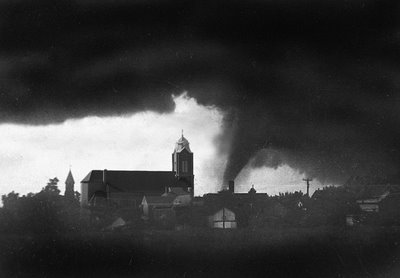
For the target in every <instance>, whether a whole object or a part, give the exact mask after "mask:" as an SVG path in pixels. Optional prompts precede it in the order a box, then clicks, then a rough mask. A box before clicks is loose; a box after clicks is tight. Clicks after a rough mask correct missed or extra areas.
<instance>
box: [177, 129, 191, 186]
mask: <svg viewBox="0 0 400 278" xmlns="http://www.w3.org/2000/svg"><path fill="white" fill-rule="evenodd" d="M172 171H173V172H175V175H176V177H177V178H178V180H179V181H181V182H183V183H184V185H186V187H187V190H189V191H191V192H192V194H193V189H194V188H193V186H194V175H193V153H192V151H191V150H190V148H189V141H188V140H187V139H186V138H185V137H183V132H182V136H181V138H179V140H178V141H177V142H176V144H175V149H174V152H173V153H172Z"/></svg>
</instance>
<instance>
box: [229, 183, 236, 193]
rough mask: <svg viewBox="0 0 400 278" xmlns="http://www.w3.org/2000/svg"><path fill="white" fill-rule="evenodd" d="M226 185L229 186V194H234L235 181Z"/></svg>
mask: <svg viewBox="0 0 400 278" xmlns="http://www.w3.org/2000/svg"><path fill="white" fill-rule="evenodd" d="M228 184H229V187H228V190H229V192H231V193H235V181H229V183H228Z"/></svg>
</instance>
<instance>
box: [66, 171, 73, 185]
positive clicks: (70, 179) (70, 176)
mask: <svg viewBox="0 0 400 278" xmlns="http://www.w3.org/2000/svg"><path fill="white" fill-rule="evenodd" d="M65 183H66V184H71V183H75V181H74V177H73V176H72V172H71V170H69V172H68V176H67V179H66V180H65Z"/></svg>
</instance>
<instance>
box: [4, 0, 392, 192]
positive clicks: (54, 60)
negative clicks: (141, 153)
mask: <svg viewBox="0 0 400 278" xmlns="http://www.w3.org/2000/svg"><path fill="white" fill-rule="evenodd" d="M399 14H400V2H399V1H391V0H348V1H342V0H327V1H317V0H294V1H292V0H266V1H261V0H243V1H240V0H233V1H228V0H221V1H215V0H203V1H186V0H183V1H181V0H179V1H162V0H161V1H160V0H140V1H126V0H116V1H115V0H98V1H91V0H58V1H52V0H36V1H30V0H18V1H15V0H3V1H0V37H1V41H0V123H2V124H4V126H3V128H7V132H6V133H2V135H3V136H4V137H6V138H10V136H11V139H10V140H11V141H8V142H11V143H7V144H6V145H5V146H8V147H4V146H2V147H1V148H2V149H4V148H6V149H7V152H6V151H4V152H3V153H2V154H0V155H1V157H4V159H2V161H1V162H0V163H1V165H4V167H5V169H8V170H7V171H6V170H5V169H0V170H1V171H2V172H4V171H6V172H8V171H12V172H14V173H17V172H18V171H27V170H26V169H27V168H26V169H23V167H22V165H23V164H19V163H22V160H21V159H22V158H21V157H20V156H18V155H17V156H15V155H13V154H11V157H10V153H9V152H10V151H12V150H13V149H15V148H17V146H16V145H15V143H13V142H14V141H15V140H16V139H15V138H14V137H15V136H16V135H15V133H18V134H20V135H21V137H24V138H28V139H27V140H26V142H25V143H26V144H24V146H26V149H29V151H32V149H35V148H33V147H32V148H29V147H28V146H32V144H36V145H37V144H40V143H41V142H42V141H46V140H47V139H46V138H47V137H49V136H50V137H51V136H58V135H60V134H63V138H67V137H68V136H72V135H71V134H73V133H74V132H73V131H74V130H75V128H76V131H79V132H77V133H82V134H83V135H85V134H86V133H85V131H83V129H82V128H79V127H78V126H79V125H84V124H87V126H90V127H93V126H96V127H98V128H96V130H93V132H94V131H96V132H97V133H99V132H100V133H101V132H103V131H104V130H107V129H108V128H110V129H114V130H115V128H116V126H117V125H119V122H118V123H114V120H115V121H119V120H121V121H123V120H122V119H120V118H121V117H122V118H123V119H124V120H127V119H128V118H129V117H132V119H129V121H131V122H130V124H132V125H134V123H135V122H136V121H137V122H141V121H139V120H138V119H139V118H137V117H144V115H160V116H159V118H157V119H158V120H157V121H154V122H152V125H151V127H150V125H147V127H148V130H150V131H148V132H150V134H151V133H152V132H153V130H158V129H157V128H156V126H157V125H158V124H159V122H162V121H164V120H165V121H167V120H168V119H170V117H172V118H171V120H172V119H173V117H176V116H177V114H176V110H175V109H176V104H175V102H174V100H173V99H172V98H171V95H172V94H174V95H179V94H181V93H182V92H184V91H186V92H187V95H188V96H189V97H192V98H194V99H196V101H197V102H198V103H199V105H201V106H202V107H205V106H211V107H214V108H215V109H217V110H218V111H219V112H220V113H221V116H222V118H221V119H220V125H219V130H218V132H217V131H215V133H214V134H217V136H216V137H213V136H211V135H210V136H207V138H208V140H210V141H209V142H210V144H212V145H213V146H214V147H215V148H216V149H217V151H218V153H222V154H224V156H225V158H226V161H225V164H224V166H223V169H220V168H219V166H218V167H216V169H217V170H218V173H221V172H223V174H222V182H221V183H223V184H225V185H226V184H227V181H228V180H230V179H235V178H238V179H239V178H240V179H244V176H247V177H248V179H251V180H259V179H260V175H265V173H269V172H270V171H273V170H275V169H278V170H280V171H283V170H282V169H284V168H285V165H286V166H288V167H290V169H294V172H293V173H306V175H307V176H309V177H312V178H316V179H318V180H319V181H321V182H322V183H323V184H332V183H333V184H343V183H345V182H346V180H347V179H349V178H350V177H354V176H383V177H390V179H391V180H393V181H394V180H400V129H399V126H400V117H399V115H400V71H399V62H398V61H399V60H400V35H399V34H400V25H399V23H400V21H399V20H398V18H399V16H398V15H399ZM143 113H144V114H143ZM153 113H154V114H153ZM127 115H131V116H127ZM96 117H98V118H96ZM190 117H194V118H192V121H197V120H200V118H198V116H197V115H194V116H193V115H191V116H190ZM100 119H101V120H100ZM91 121H94V122H95V123H96V125H95V124H93V125H92V124H91ZM98 122H100V123H101V124H100V123H98ZM97 124H98V125H97ZM16 125H18V127H17V126H16ZM153 125H154V126H153ZM208 125H211V122H210V123H209V122H208V121H207V120H204V124H203V127H202V128H205V129H206V130H208V129H209V128H210V129H212V125H211V126H210V127H208ZM13 127H15V129H14V128H13ZM73 127H74V128H73ZM163 127H164V125H163ZM181 128H184V129H185V130H186V127H181V126H179V127H176V130H174V131H173V132H171V134H170V135H168V136H171V137H168V144H172V145H173V142H171V140H172V141H175V140H176V138H175V137H176V136H177V135H178V134H179V131H180V129H181ZM86 129H88V128H86ZM97 129H99V130H97ZM128 130H131V129H124V130H121V131H118V132H114V133H115V134H119V133H120V132H128ZM28 131H29V132H28ZM189 131H190V128H189V129H188V133H187V136H188V138H189V140H196V139H191V138H194V137H198V136H200V135H198V134H191V133H190V132H189ZM196 131H197V133H199V132H200V130H199V129H196ZM104 132H105V131H104ZM64 133H65V135H64ZM142 133H143V134H144V135H147V134H148V133H146V131H143V130H138V131H135V134H136V135H135V136H137V138H140V137H141V136H144V135H142ZM22 134H23V136H22ZM27 134H32V136H33V135H34V134H37V137H34V138H31V137H30V136H31V135H29V136H28V135H27ZM43 134H46V136H47V137H44V135H43ZM55 134H58V135H55ZM74 134H75V133H74ZM107 134H110V133H107ZM154 134H158V133H154ZM163 134H164V133H163ZM12 136H14V137H12ZM90 136H92V134H91V135H90ZM202 136H203V135H202ZM204 136H205V135H204ZM50 137H49V138H50ZM86 137H89V135H86ZM178 137H179V136H178ZM78 138H79V137H78ZM105 138H108V137H107V136H102V138H101V139H97V140H99V141H98V142H101V141H102V140H106V139H105ZM113 138H114V140H116V139H115V136H114V137H113ZM169 138H171V139H169ZM172 138H174V139H172ZM212 138H214V139H212ZM3 140H4V139H3ZM75 140H76V139H75ZM92 140H94V139H92ZM107 140H108V139H107ZM118 140H120V139H119V138H118ZM52 142H58V141H57V140H55V139H52V140H51V142H49V143H48V144H49V145H50V146H51V145H52V144H56V145H57V147H59V148H63V147H64V146H63V145H62V144H58V143H52ZM68 142H75V141H74V140H72V139H71V141H68ZM96 142H97V141H96ZM107 143H110V145H111V146H113V144H114V143H111V142H107ZM194 143H195V142H194ZM70 144H72V143H70ZM93 144H94V143H93ZM157 144H158V143H157V142H156V143H155V145H157ZM163 144H167V143H166V142H165V143H163ZM76 145H79V147H81V148H83V147H85V148H88V149H89V150H90V146H86V145H84V144H81V143H80V142H76ZM117 145H119V144H117ZM93 146H96V151H97V152H103V150H100V149H97V147H98V146H97V143H96V144H95V145H93ZM99 147H100V146H99ZM42 148H43V147H42ZM170 148H172V146H171V147H170ZM39 149H40V148H39ZM193 149H196V146H195V144H193ZM144 150H145V149H144ZM57 152H60V153H61V152H63V151H61V149H57V148H53V149H51V148H50V151H49V152H44V151H42V152H41V154H42V156H45V157H46V158H43V159H45V160H48V161H52V160H53V159H52V156H51V155H50V153H52V154H55V153H57ZM68 152H69V150H67V149H66V152H65V153H64V154H63V155H64V156H69V155H70V154H69V153H68ZM93 152H94V150H93ZM201 152H202V151H200V153H201ZM28 153H29V152H28ZM19 155H20V154H19ZM31 156H32V157H34V156H36V155H33V154H31ZM24 157H26V156H24ZM28 157H29V156H28ZM163 157H164V156H163ZM165 159H168V160H169V155H168V156H167V158H165ZM202 159H203V158H202ZM204 159H206V158H204ZM101 161H103V160H102V159H99V161H97V160H96V163H100V162H101ZM131 163H133V162H131ZM198 163H199V162H198ZM67 164H69V162H67ZM71 164H73V170H75V171H76V172H78V171H81V168H82V169H83V168H85V169H91V168H92V166H90V167H89V166H86V164H82V165H79V164H77V163H76V162H71ZM168 164H169V163H168ZM10 165H15V166H20V167H17V168H15V167H14V168H12V169H13V170H10V167H11V166H10ZM124 165H125V164H124ZM163 165H164V164H163ZM198 165H201V164H198ZM208 165H209V164H206V166H208ZM95 166H96V167H100V166H102V165H95ZM115 166H118V165H115ZM133 166H135V165H132V167H133ZM206 166H204V167H206ZM65 167H66V166H63V168H65ZM111 167H113V166H109V168H111ZM119 167H120V166H119ZM124 167H127V166H124ZM135 167H136V166H135ZM67 168H68V167H67ZM102 168H103V167H102ZM30 169H32V171H38V170H37V169H36V168H35V167H34V168H30ZM203 169H206V168H201V169H199V171H203ZM265 169H269V170H267V171H264V170H265ZM82 171H83V170H82ZM283 172H286V171H283ZM256 173H258V174H256ZM77 174H78V173H77ZM36 175H37V174H36V173H31V174H30V176H31V177H32V178H33V177H34V176H36ZM46 175H47V176H52V175H53V174H52V173H51V172H49V173H46ZM58 175H59V174H58ZM196 176H198V178H199V179H200V177H201V175H200V174H199V175H196ZM60 177H61V176H60ZM266 177H270V175H266ZM392 178H393V179H392ZM240 179H239V180H240ZM10 182H11V181H10ZM21 182H22V181H19V183H21ZM28 182H30V183H33V182H34V181H28Z"/></svg>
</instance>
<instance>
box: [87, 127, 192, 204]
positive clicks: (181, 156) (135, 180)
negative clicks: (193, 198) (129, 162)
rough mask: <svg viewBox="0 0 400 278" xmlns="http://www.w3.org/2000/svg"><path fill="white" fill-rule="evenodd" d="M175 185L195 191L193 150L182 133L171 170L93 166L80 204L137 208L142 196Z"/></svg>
mask: <svg viewBox="0 0 400 278" xmlns="http://www.w3.org/2000/svg"><path fill="white" fill-rule="evenodd" d="M172 187H180V188H182V189H183V190H185V191H187V192H190V193H191V195H193V189H194V188H193V187H194V175H193V153H192V151H191V150H190V147H189V141H188V140H187V139H186V138H185V137H184V136H183V134H182V136H181V138H179V140H178V141H177V142H176V144H175V149H174V151H173V153H172V171H120V170H106V169H105V170H92V171H90V172H89V173H88V174H87V175H86V177H85V178H84V179H83V180H82V181H81V205H82V206H83V207H93V206H101V205H113V206H118V207H136V208H137V207H139V205H140V204H141V202H142V199H143V196H161V195H162V194H163V193H164V192H166V190H167V189H168V188H172Z"/></svg>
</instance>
